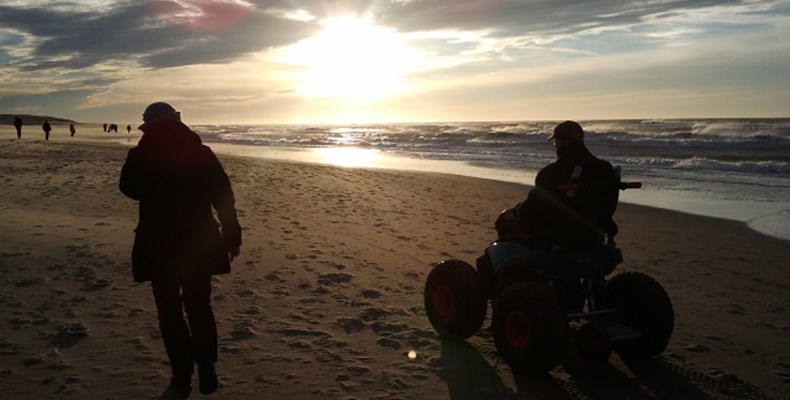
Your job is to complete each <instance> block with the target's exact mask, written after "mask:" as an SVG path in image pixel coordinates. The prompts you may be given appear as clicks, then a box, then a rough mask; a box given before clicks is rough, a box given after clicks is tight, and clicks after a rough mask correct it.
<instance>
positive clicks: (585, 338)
mask: <svg viewBox="0 0 790 400" xmlns="http://www.w3.org/2000/svg"><path fill="white" fill-rule="evenodd" d="M576 350H577V351H578V352H579V356H580V357H581V358H582V360H584V361H586V362H588V363H590V364H603V363H605V362H606V361H608V360H609V356H610V355H611V354H612V344H611V343H610V342H609V338H608V337H607V336H606V334H605V333H604V332H602V331H601V328H600V327H598V326H596V325H595V324H593V323H590V322H588V323H586V324H584V325H582V327H581V328H579V330H577V331H576Z"/></svg>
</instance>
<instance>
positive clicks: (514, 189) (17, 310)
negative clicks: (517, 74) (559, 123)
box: [0, 127, 790, 400]
mask: <svg viewBox="0 0 790 400" xmlns="http://www.w3.org/2000/svg"><path fill="white" fill-rule="evenodd" d="M0 133H2V136H1V137H2V139H0V160H1V161H0V180H1V181H2V191H0V393H2V397H3V398H5V399H44V398H52V399H116V400H120V399H157V398H160V396H161V395H162V394H163V392H164V390H165V388H166V386H167V384H168V379H169V368H168V366H167V358H166V356H165V352H164V348H163V345H162V342H161V338H160V335H159V331H158V326H157V320H156V310H155V307H154V304H153V299H152V295H151V293H150V286H149V285H148V284H135V283H133V282H132V277H131V265H130V252H131V245H132V240H133V229H134V227H135V225H136V222H137V203H136V202H134V201H132V200H130V199H128V198H125V197H124V196H123V195H122V194H121V193H120V192H119V191H118V188H117V183H118V175H119V172H120V168H121V165H122V163H123V160H124V158H125V156H126V151H127V148H125V147H123V146H119V145H111V144H107V145H97V144H87V143H69V142H68V140H66V139H59V140H56V141H53V142H49V143H47V142H44V141H43V140H41V139H38V138H36V139H34V138H32V137H31V138H24V137H23V140H21V141H18V140H16V139H8V138H11V137H15V135H13V134H12V133H11V131H10V130H8V129H7V127H3V129H2V130H0ZM42 136H43V135H42ZM220 159H221V160H222V162H223V163H224V165H225V168H226V170H227V172H228V174H229V175H230V177H231V180H232V182H233V186H234V191H235V193H236V197H237V208H238V210H239V217H240V221H241V224H242V226H243V227H244V233H243V234H244V237H243V239H244V245H243V247H242V254H241V256H240V257H239V258H237V259H236V260H234V262H233V272H232V273H231V274H229V275H223V276H219V277H216V278H215V279H214V283H213V286H214V294H213V300H214V308H215V313H216V316H217V321H218V326H219V333H220V361H219V363H218V365H217V369H218V372H219V377H220V380H221V387H220V390H219V392H218V393H217V394H215V395H213V397H214V398H221V399H259V398H270V399H284V398H291V399H451V400H461V399H515V398H520V399H626V398H628V399H643V398H646V399H763V398H775V399H786V398H790V345H789V344H790V340H788V338H790V291H789V290H788V289H790V287H789V285H790V268H789V267H790V242H787V241H782V240H778V239H773V238H770V237H767V236H763V235H761V234H758V233H756V232H754V231H751V230H749V229H748V228H747V227H745V226H744V225H743V224H742V223H738V222H731V221H726V220H719V219H712V218H704V217H698V216H692V215H686V214H681V213H675V212H670V211H664V210H658V209H652V208H647V207H641V206H633V205H628V204H621V206H620V207H619V209H618V211H617V214H616V216H615V217H616V220H617V221H618V223H619V225H620V232H621V233H620V236H619V241H618V243H619V245H620V247H621V248H622V249H623V251H624V255H625V262H624V263H623V264H622V265H621V266H620V267H619V271H628V270H635V271H642V272H646V273H648V274H650V275H651V276H653V277H654V278H656V279H657V280H658V281H660V282H661V283H662V284H663V285H664V287H665V288H666V290H667V292H668V293H669V296H670V297H671V299H672V302H673V305H674V308H675V312H676V325H675V332H674V335H673V337H672V339H671V341H670V344H669V348H668V349H667V351H666V352H665V353H664V354H663V355H661V356H659V357H657V358H655V359H653V360H648V361H646V362H644V363H639V364H628V365H626V364H625V363H624V362H623V361H621V360H620V359H619V358H618V357H617V355H616V354H615V355H613V356H612V358H611V359H610V363H609V364H608V365H605V366H589V365H586V364H584V363H583V362H581V361H580V360H579V359H578V356H577V355H576V353H575V350H574V349H573V347H572V346H571V347H569V350H568V353H567V356H566V358H565V360H564V361H563V363H562V364H561V365H560V366H559V367H558V368H556V369H555V370H553V371H552V372H551V373H550V374H549V375H548V376H544V377H533V376H520V375H519V376H514V375H513V374H512V372H511V371H510V369H509V368H508V367H507V365H505V364H504V363H503V362H502V361H501V359H500V358H499V357H498V356H497V355H496V350H495V348H494V345H493V340H492V337H491V334H490V330H489V329H488V325H489V323H488V322H486V324H485V325H484V329H482V330H481V332H480V333H479V334H478V335H476V336H474V337H472V338H471V339H469V340H467V341H466V342H461V343H443V342H442V341H440V340H439V339H438V337H437V336H436V334H435V333H434V331H433V329H432V328H431V326H430V324H429V322H428V320H427V318H426V317H425V313H424V311H423V305H422V290H423V285H424V283H425V278H426V276H427V274H428V272H429V271H430V269H431V267H432V265H433V264H435V263H436V262H439V261H441V260H443V259H448V258H459V259H462V260H465V261H467V262H469V263H472V264H473V263H474V260H475V258H476V257H477V256H478V255H479V254H480V253H481V252H482V250H483V249H484V248H485V247H486V245H487V244H488V243H489V242H490V241H491V240H493V239H494V238H495V232H494V229H493V221H494V220H495V218H496V217H497V215H498V214H499V212H500V211H501V210H502V209H504V208H507V207H510V206H512V205H514V204H515V203H517V202H518V201H520V200H522V199H523V198H524V197H525V196H526V193H527V191H528V187H526V186H521V185H516V184H508V183H502V182H495V181H487V180H481V179H473V178H465V177H459V176H452V175H440V174H428V173H414V172H399V171H390V170H368V169H348V168H340V167H331V166H323V165H317V164H308V163H290V162H283V161H271V160H261V159H252V158H241V157H227V156H220ZM489 315H490V309H489ZM410 351H414V352H416V358H414V359H410V358H409V357H408V356H407V355H408V353H409V352H410ZM196 383H197V379H195V384H196ZM200 397H202V395H201V394H200V393H198V392H197V390H195V391H194V392H193V394H192V396H191V398H200Z"/></svg>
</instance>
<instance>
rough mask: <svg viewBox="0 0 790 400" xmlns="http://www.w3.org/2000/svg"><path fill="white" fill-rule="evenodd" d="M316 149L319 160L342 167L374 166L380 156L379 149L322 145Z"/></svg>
mask: <svg viewBox="0 0 790 400" xmlns="http://www.w3.org/2000/svg"><path fill="white" fill-rule="evenodd" d="M314 151H315V154H316V157H317V159H318V161H319V162H322V163H325V164H331V165H338V166H341V167H352V168H354V167H356V168H360V167H363V168H364V167H374V166H375V165H376V162H377V161H378V159H379V157H380V156H379V152H378V151H377V150H373V149H360V148H358V147H322V148H318V149H314Z"/></svg>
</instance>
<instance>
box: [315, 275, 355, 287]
mask: <svg viewBox="0 0 790 400" xmlns="http://www.w3.org/2000/svg"><path fill="white" fill-rule="evenodd" d="M351 279H353V276H352V275H349V274H343V273H330V274H323V275H319V276H318V283H319V284H320V285H333V284H339V283H348V282H351Z"/></svg>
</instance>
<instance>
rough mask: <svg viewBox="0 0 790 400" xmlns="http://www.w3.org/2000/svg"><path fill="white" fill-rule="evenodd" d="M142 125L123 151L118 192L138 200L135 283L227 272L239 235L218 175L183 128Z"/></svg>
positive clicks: (213, 161) (227, 189)
mask: <svg viewBox="0 0 790 400" xmlns="http://www.w3.org/2000/svg"><path fill="white" fill-rule="evenodd" d="M146 126H147V128H146V130H145V134H144V135H143V137H142V138H141V139H140V142H139V143H138V145H137V147H135V148H133V149H131V150H129V154H128V155H127V157H126V162H125V163H124V165H123V169H122V170H121V179H120V189H121V192H123V193H124V194H125V195H126V196H128V197H130V198H132V199H134V200H139V201H140V219H139V223H138V225H137V228H136V229H135V233H136V234H135V239H134V247H133V249H132V269H133V272H134V280H135V281H136V282H143V281H148V280H152V279H156V278H159V277H179V278H186V277H190V276H207V275H216V274H223V273H228V272H230V260H229V254H228V249H230V248H233V247H236V246H240V245H241V228H240V226H239V222H238V219H237V217H236V208H235V199H234V196H233V191H232V189H231V185H230V180H229V179H228V176H227V174H225V170H224V169H223V168H222V165H221V164H220V162H219V160H217V157H216V156H215V155H214V153H213V152H212V151H211V149H209V148H208V147H206V146H204V145H203V144H202V143H201V141H200V137H199V136H198V135H197V134H195V133H194V132H192V131H191V130H190V129H189V128H188V127H187V126H186V125H184V124H182V123H180V122H176V121H163V122H160V123H156V124H151V123H148V124H146ZM212 207H213V208H214V209H215V210H216V211H217V216H218V217H219V220H220V222H221V227H222V230H221V232H220V230H219V227H220V225H219V224H218V223H217V221H215V220H214V217H213V215H212Z"/></svg>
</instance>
